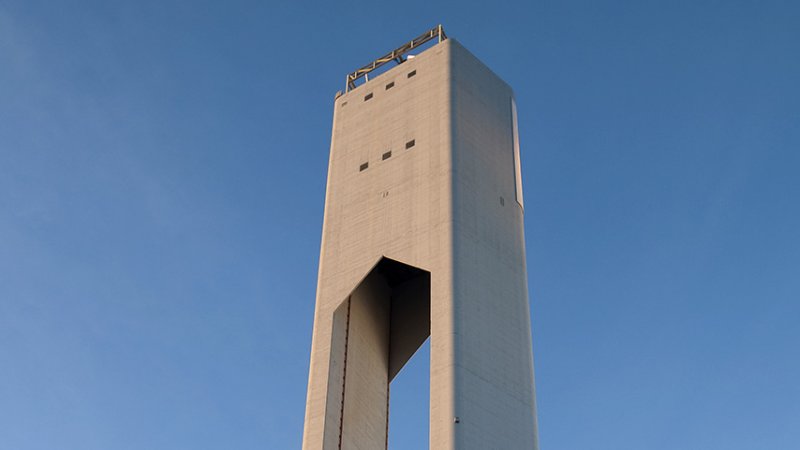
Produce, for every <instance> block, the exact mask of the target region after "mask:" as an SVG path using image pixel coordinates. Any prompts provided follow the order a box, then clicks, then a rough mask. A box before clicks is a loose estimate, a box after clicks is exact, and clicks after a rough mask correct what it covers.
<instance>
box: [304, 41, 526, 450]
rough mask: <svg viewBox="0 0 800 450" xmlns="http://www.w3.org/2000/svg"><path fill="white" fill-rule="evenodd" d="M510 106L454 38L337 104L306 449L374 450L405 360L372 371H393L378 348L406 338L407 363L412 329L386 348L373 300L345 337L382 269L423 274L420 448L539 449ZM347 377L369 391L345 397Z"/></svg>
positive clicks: (499, 85) (505, 93)
mask: <svg viewBox="0 0 800 450" xmlns="http://www.w3.org/2000/svg"><path fill="white" fill-rule="evenodd" d="M409 75H412V76H409ZM391 83H394V84H393V85H390V84H391ZM387 88H388V89H387ZM511 96H512V94H511V90H510V89H509V88H508V86H506V85H505V84H504V83H503V82H502V81H501V80H500V79H499V78H497V77H496V76H495V75H494V74H492V73H491V72H490V71H489V70H488V69H487V68H486V67H485V66H483V65H482V64H481V63H480V62H479V61H478V60H477V59H475V58H474V57H473V56H472V55H470V54H469V52H467V51H466V50H465V49H464V48H463V47H461V46H460V45H459V44H458V43H457V42H455V41H454V40H452V39H449V40H446V41H444V42H442V43H439V44H437V45H435V46H433V47H432V48H430V49H428V50H426V51H424V52H422V53H421V54H419V55H418V56H417V57H416V58H414V59H411V60H409V61H407V62H406V63H404V64H401V65H399V66H397V67H395V68H393V69H391V70H389V71H387V72H386V73H384V74H381V75H379V76H377V77H375V78H373V79H372V80H370V81H369V82H367V83H365V84H363V85H361V86H359V87H358V88H356V89H353V90H351V91H350V92H348V93H347V94H345V95H343V96H341V97H339V98H338V99H336V104H335V108H334V126H333V133H332V139H331V140H332V142H331V155H330V163H329V170H328V186H327V192H326V202H325V218H324V224H323V236H322V248H321V252H320V269H319V278H318V285H317V303H316V310H315V319H314V331H313V339H312V349H311V366H310V369H309V388H308V397H307V405H306V420H305V428H304V439H303V448H304V449H308V450H311V449H314V450H317V449H326V450H328V449H338V448H340V439H339V437H340V434H342V437H343V439H342V440H341V442H342V445H341V448H346V449H356V448H364V449H367V448H368V449H371V450H372V449H377V448H383V447H381V446H380V445H379V444H378V441H379V440H380V436H379V435H380V433H379V432H373V430H377V429H378V428H379V426H378V425H379V424H378V422H380V420H381V419H384V420H385V416H381V415H380V413H376V414H378V415H377V416H376V417H374V423H373V419H370V420H367V419H364V416H365V415H368V414H373V411H377V410H378V409H380V408H379V406H382V408H383V411H385V407H386V406H385V404H384V405H378V403H380V401H381V397H380V395H379V394H378V393H379V391H380V390H381V388H382V387H385V383H388V380H389V379H390V378H391V376H393V374H394V372H396V366H397V365H399V364H400V365H401V364H402V362H401V363H397V362H395V363H391V365H392V366H393V368H391V369H390V368H389V365H390V363H389V362H387V363H386V367H384V366H382V364H383V363H381V364H377V365H376V364H375V361H378V360H379V359H380V360H381V361H384V360H385V361H388V360H386V359H384V357H385V356H387V355H383V354H380V355H378V354H379V353H380V352H379V350H378V349H379V348H385V346H384V344H385V339H389V340H390V341H393V342H394V341H396V342H401V341H403V340H404V339H405V341H403V342H404V344H402V345H399V344H398V345H399V347H398V348H403V349H404V350H403V352H405V353H410V352H411V351H413V345H414V342H415V340H419V333H417V334H416V335H414V336H406V337H405V338H397V337H394V336H393V335H392V332H391V329H392V328H394V325H393V324H394V322H393V321H392V320H391V319H390V320H389V324H388V326H387V329H388V330H389V331H388V333H389V334H388V338H387V337H386V336H387V335H386V334H385V332H384V329H383V326H384V325H382V322H381V320H382V319H375V317H377V316H376V314H375V313H374V311H375V310H374V308H379V307H378V306H376V305H375V304H372V303H369V301H370V300H365V301H367V303H369V304H367V303H364V304H362V305H361V306H360V307H359V308H361V309H360V312H359V313H358V318H357V319H355V320H356V321H357V322H354V321H353V320H354V315H353V311H354V310H352V309H351V311H350V314H351V315H350V320H351V325H350V328H349V331H350V332H353V333H356V331H353V330H354V329H358V330H360V331H358V332H357V333H359V335H360V336H361V337H360V338H358V339H359V343H358V344H355V343H352V345H358V346H359V347H358V350H355V349H356V347H354V346H345V345H344V343H343V342H344V341H343V336H345V335H346V331H347V327H346V326H344V328H343V325H342V323H343V322H342V311H343V310H344V309H343V308H342V305H344V304H345V302H346V301H347V299H348V298H350V299H351V301H352V303H351V305H350V306H351V308H353V307H354V305H355V304H356V302H355V301H354V300H355V299H357V298H359V295H360V294H358V293H356V292H354V290H357V287H359V286H360V284H361V283H362V282H364V281H365V279H366V278H365V277H367V275H368V274H369V273H370V271H371V270H372V269H373V267H374V266H375V264H376V263H377V262H378V261H380V260H381V258H383V257H387V258H391V259H393V260H396V261H400V262H402V263H405V264H408V265H410V266H413V267H418V268H420V269H423V270H425V271H428V272H430V335H431V380H430V381H431V404H430V448H431V449H436V450H440V449H442V450H447V449H455V448H458V449H490V448H498V449H531V448H536V447H535V446H536V437H535V433H536V430H535V412H534V393H533V368H532V356H531V342H530V323H529V319H528V318H529V313H528V297H527V285H526V268H525V254H524V238H523V228H522V223H523V219H522V217H523V216H522V208H521V206H520V205H519V204H517V202H516V201H515V174H514V153H513V140H512V134H513V130H512V112H511ZM412 141H413V146H411V147H410V148H406V147H407V144H408V143H411V142H412ZM389 152H391V154H390V155H388V154H389ZM384 155H386V156H384ZM364 163H366V164H367V165H368V167H367V168H366V169H365V170H360V168H361V167H362V165H363V164H364ZM501 197H502V198H503V203H502V204H501ZM359 289H360V288H359ZM398 292H400V291H398ZM411 292H412V290H409V291H408V292H407V294H406V296H407V297H409V298H415V294H413V293H411ZM382 295H384V294H377V293H374V292H373V294H372V295H367V296H364V297H363V298H362V300H364V299H368V298H371V299H373V300H374V299H377V298H380V297H381V296H382ZM367 306H369V307H367ZM417 306H418V305H417ZM337 308H338V309H337ZM390 309H391V305H390ZM412 310H413V308H410V309H409V310H408V311H406V312H407V313H408V312H410V311H412ZM367 311H372V313H367ZM334 312H336V314H334ZM378 316H380V314H378ZM407 316H413V314H407ZM397 317H398V318H396V319H395V320H396V321H401V319H399V317H400V315H398V316H397ZM405 320H411V319H402V321H405ZM415 326H416V327H418V328H419V324H418V323H417V325H415ZM422 329H424V327H422ZM367 341H368V342H367ZM373 345H374V348H373ZM346 347H347V348H346ZM390 347H391V344H390ZM409 348H410V349H412V350H409ZM355 351H357V352H358V353H359V354H360V355H362V356H361V357H359V358H361V359H359V360H358V361H359V362H354V361H356V360H354V359H350V358H351V355H353V354H354V353H353V352H355ZM400 353H402V352H399V351H398V352H396V354H397V355H399V354H400ZM345 354H346V355H347V363H346V365H345V364H344V361H343V359H342V358H343V357H344V355H345ZM369 354H371V355H373V356H370V357H366V356H364V355H369ZM387 357H388V358H389V360H391V359H392V358H391V356H387ZM398 358H399V359H400V360H401V361H402V360H403V359H404V358H406V357H405V356H402V357H398ZM354 364H355V366H354ZM345 366H346V371H347V377H346V383H344V384H343V379H342V377H343V371H344V370H345ZM354 367H357V368H354ZM353 370H355V371H357V372H358V373H359V375H358V376H359V377H362V376H363V377H366V378H368V379H369V380H362V381H363V384H362V383H359V385H358V387H354V388H353V389H354V390H353V391H351V390H349V389H350V376H351V374H352V373H353V372H352V371H353ZM384 371H385V372H384ZM381 383H383V384H381ZM343 385H344V387H345V391H346V393H345V394H344V396H343V395H342V386H343ZM373 385H374V386H373ZM356 389H362V390H363V391H364V392H361V391H356ZM356 393H357V394H356ZM351 394H352V395H354V396H353V397H351ZM342 398H345V405H344V410H345V413H344V417H342V413H341V399H342ZM351 398H352V399H354V400H352V403H351V400H350V399H351ZM356 399H357V400H356ZM384 403H385V401H384ZM362 420H367V421H366V422H363V423H364V424H367V425H365V426H361V424H362V422H360V421H362ZM340 425H342V426H343V427H342V429H341V430H340ZM362 430H368V431H363V432H362ZM384 438H385V436H384ZM375 445H378V446H377V447H376V446H375Z"/></svg>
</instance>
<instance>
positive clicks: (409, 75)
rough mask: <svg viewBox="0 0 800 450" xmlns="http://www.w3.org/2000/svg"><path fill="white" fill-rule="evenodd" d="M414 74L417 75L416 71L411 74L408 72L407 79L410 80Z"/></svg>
mask: <svg viewBox="0 0 800 450" xmlns="http://www.w3.org/2000/svg"><path fill="white" fill-rule="evenodd" d="M416 74H417V71H416V70H412V71H411V72H408V78H411V77H413V76H414V75H416Z"/></svg>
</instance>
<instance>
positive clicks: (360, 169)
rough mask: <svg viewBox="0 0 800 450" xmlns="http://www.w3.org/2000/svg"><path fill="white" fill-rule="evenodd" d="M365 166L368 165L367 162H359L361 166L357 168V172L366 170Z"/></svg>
mask: <svg viewBox="0 0 800 450" xmlns="http://www.w3.org/2000/svg"><path fill="white" fill-rule="evenodd" d="M367 167H369V163H368V162H365V163H364V164H361V166H360V167H359V168H358V171H359V172H363V171H365V170H367Z"/></svg>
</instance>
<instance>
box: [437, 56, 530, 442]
mask: <svg viewBox="0 0 800 450" xmlns="http://www.w3.org/2000/svg"><path fill="white" fill-rule="evenodd" d="M451 61H452V65H453V68H452V74H453V80H452V89H453V92H452V101H453V111H454V115H453V155H454V156H453V172H454V173H453V202H454V206H453V213H454V222H453V236H454V242H453V252H454V254H453V262H454V269H453V273H454V298H455V300H454V313H455V320H454V323H455V330H454V331H455V355H454V358H455V365H456V368H455V380H454V383H455V392H456V394H455V415H456V416H458V418H459V423H458V425H456V439H455V440H456V444H455V446H456V448H458V449H505V450H512V449H520V450H522V449H525V450H530V449H536V448H537V445H538V444H537V434H536V433H537V432H536V417H535V400H534V391H533V359H532V348H531V347H532V346H531V330H530V313H529V303H528V288H527V273H526V265H525V241H524V231H523V210H522V207H521V205H520V204H519V203H517V201H516V195H515V194H516V179H515V161H514V142H513V127H512V125H513V121H512V113H511V110H512V107H511V99H512V96H513V93H512V91H511V89H510V88H509V87H508V85H506V84H505V83H504V82H503V81H502V80H501V79H500V78H498V77H497V76H496V75H495V74H493V73H492V72H491V71H490V70H489V69H488V68H487V67H486V66H485V65H483V64H482V63H481V62H480V61H478V60H477V59H476V58H475V57H474V56H472V54H470V53H469V52H468V51H467V50H466V49H464V48H463V47H462V46H460V45H458V44H457V43H454V44H453V50H452V59H451Z"/></svg>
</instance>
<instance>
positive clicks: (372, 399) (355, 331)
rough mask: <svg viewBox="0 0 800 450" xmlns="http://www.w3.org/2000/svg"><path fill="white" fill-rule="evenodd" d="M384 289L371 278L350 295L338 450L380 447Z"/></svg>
mask: <svg viewBox="0 0 800 450" xmlns="http://www.w3.org/2000/svg"><path fill="white" fill-rule="evenodd" d="M390 292H391V291H390V288H389V286H388V285H387V283H386V282H385V281H384V280H383V279H382V277H380V276H379V275H377V274H371V275H370V276H368V277H367V278H366V279H365V280H364V282H363V283H361V284H360V285H359V286H358V288H357V289H356V290H355V291H353V295H352V296H350V320H349V336H348V339H347V342H348V343H347V357H346V358H347V359H346V370H347V376H346V377H345V389H344V399H343V402H344V403H343V404H344V408H343V409H344V416H343V418H342V419H341V430H342V432H341V442H342V445H341V448H342V449H346V450H351V449H352V450H357V449H358V450H372V449H381V448H385V447H386V429H387V427H386V424H387V420H388V411H387V406H388V401H389V399H388V395H389V312H390V306H389V301H390V300H389V296H390Z"/></svg>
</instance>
